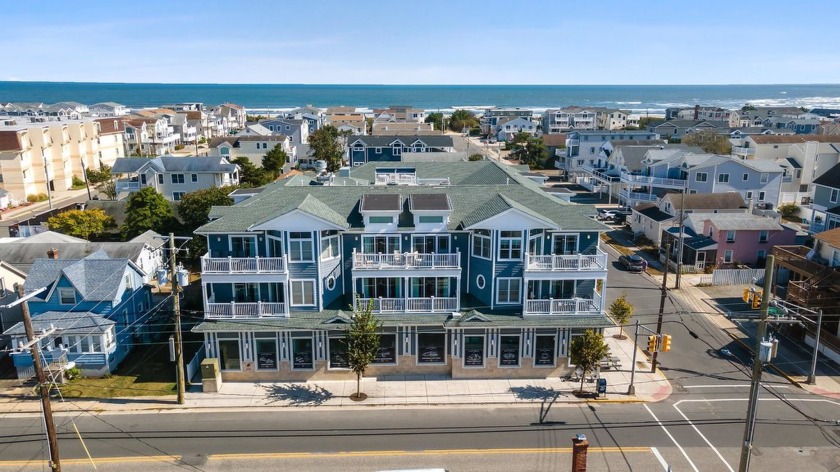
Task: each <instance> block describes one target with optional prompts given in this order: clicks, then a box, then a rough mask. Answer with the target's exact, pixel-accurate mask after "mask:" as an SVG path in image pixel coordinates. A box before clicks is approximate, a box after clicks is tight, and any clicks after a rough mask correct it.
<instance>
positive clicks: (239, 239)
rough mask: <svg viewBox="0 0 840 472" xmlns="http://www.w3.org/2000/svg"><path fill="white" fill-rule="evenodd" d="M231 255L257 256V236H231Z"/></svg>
mask: <svg viewBox="0 0 840 472" xmlns="http://www.w3.org/2000/svg"><path fill="white" fill-rule="evenodd" d="M230 255H231V257H256V256H257V237H256V236H231V237H230Z"/></svg>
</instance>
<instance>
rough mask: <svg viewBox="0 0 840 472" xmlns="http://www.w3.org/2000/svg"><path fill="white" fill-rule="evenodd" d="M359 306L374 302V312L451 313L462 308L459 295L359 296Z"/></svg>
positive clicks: (357, 301)
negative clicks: (410, 296)
mask: <svg viewBox="0 0 840 472" xmlns="http://www.w3.org/2000/svg"><path fill="white" fill-rule="evenodd" d="M356 303H357V304H358V306H361V307H367V305H368V303H372V308H371V310H372V311H373V312H374V313H399V312H405V313H434V312H442V313H449V312H453V311H458V310H459V309H460V306H459V303H458V298H457V297H412V298H359V299H357V300H356Z"/></svg>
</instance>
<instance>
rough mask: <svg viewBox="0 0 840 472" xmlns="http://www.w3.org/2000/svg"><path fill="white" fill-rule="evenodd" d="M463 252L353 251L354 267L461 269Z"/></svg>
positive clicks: (373, 268)
mask: <svg viewBox="0 0 840 472" xmlns="http://www.w3.org/2000/svg"><path fill="white" fill-rule="evenodd" d="M460 268H461V254H460V253H457V252H456V253H454V254H435V253H418V252H406V253H398V252H395V253H393V254H358V253H353V269H370V270H377V269H460Z"/></svg>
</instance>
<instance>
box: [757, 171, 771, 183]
mask: <svg viewBox="0 0 840 472" xmlns="http://www.w3.org/2000/svg"><path fill="white" fill-rule="evenodd" d="M769 180H770V174H768V173H767V172H763V173H762V174H761V180H760V181H759V182H761V183H763V184H766V183H767V182H768V181H769Z"/></svg>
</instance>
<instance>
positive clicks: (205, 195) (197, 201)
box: [178, 187, 234, 257]
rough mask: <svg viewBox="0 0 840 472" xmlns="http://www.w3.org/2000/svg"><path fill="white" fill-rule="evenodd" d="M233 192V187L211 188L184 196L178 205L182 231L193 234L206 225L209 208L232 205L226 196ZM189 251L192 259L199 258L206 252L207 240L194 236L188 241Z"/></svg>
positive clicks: (231, 200) (231, 201)
mask: <svg viewBox="0 0 840 472" xmlns="http://www.w3.org/2000/svg"><path fill="white" fill-rule="evenodd" d="M233 190H234V187H211V188H205V189H201V190H196V191H195V192H190V193H188V194H186V195H184V196H183V197H182V198H181V202H180V204H179V205H178V216H179V217H180V219H181V223H182V224H183V231H185V232H186V233H193V232H194V231H195V230H196V228H198V227H199V226H201V225H203V224H205V223H207V221H208V219H209V216H210V208H212V207H214V206H230V205H233V199H232V198H230V197H229V196H228V195H229V194H230V192H232V191H233ZM189 249H190V251H189V253H190V255H191V256H192V257H201V255H202V254H204V253H206V252H207V240H206V239H205V238H204V237H203V236H196V237H194V238H192V240H191V241H190V243H189Z"/></svg>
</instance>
